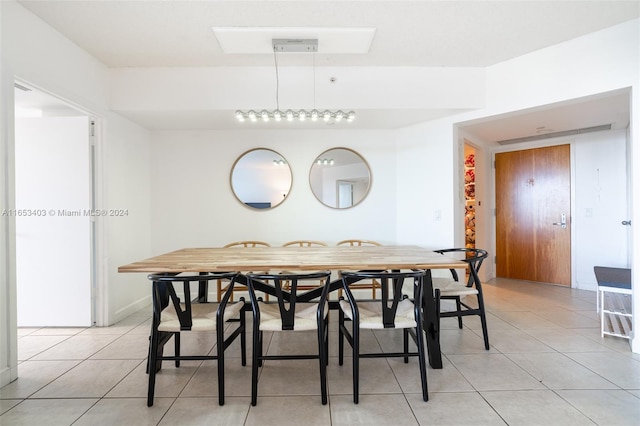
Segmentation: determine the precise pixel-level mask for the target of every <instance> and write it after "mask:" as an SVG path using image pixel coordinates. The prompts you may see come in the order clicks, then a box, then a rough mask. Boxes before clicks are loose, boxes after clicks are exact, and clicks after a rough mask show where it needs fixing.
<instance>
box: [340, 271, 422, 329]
mask: <svg viewBox="0 0 640 426" xmlns="http://www.w3.org/2000/svg"><path fill="white" fill-rule="evenodd" d="M425 275H426V272H425V271H424V270H422V269H419V270H411V271H402V272H388V271H357V272H352V271H341V276H342V287H343V290H344V292H345V294H346V295H347V300H348V301H349V304H351V309H352V310H354V314H355V315H358V313H357V310H358V308H357V301H356V299H355V298H354V297H353V293H352V292H351V290H350V289H349V285H350V284H352V283H355V282H357V281H359V280H361V279H375V280H378V281H380V283H381V293H382V294H381V297H380V299H379V300H378V299H377V300H373V301H367V302H368V303H380V305H381V308H382V310H381V312H382V323H383V326H384V328H395V318H396V313H397V310H398V305H399V303H400V302H401V301H402V300H403V299H406V296H405V295H404V294H403V292H402V288H403V284H404V283H405V280H407V279H411V280H412V281H413V286H412V288H413V297H412V299H413V300H414V301H415V300H418V301H420V300H422V284H423V282H424V277H425ZM420 305H421V304H420V303H419V302H418V303H415V313H416V320H419V319H420V318H421V316H422V315H421V314H420V312H421V310H422V309H421V307H420Z"/></svg>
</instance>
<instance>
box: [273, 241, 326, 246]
mask: <svg viewBox="0 0 640 426" xmlns="http://www.w3.org/2000/svg"><path fill="white" fill-rule="evenodd" d="M290 246H298V247H314V246H315V247H326V246H327V243H323V242H322V241H313V240H295V241H289V242H288V243H284V244H283V245H282V247H290Z"/></svg>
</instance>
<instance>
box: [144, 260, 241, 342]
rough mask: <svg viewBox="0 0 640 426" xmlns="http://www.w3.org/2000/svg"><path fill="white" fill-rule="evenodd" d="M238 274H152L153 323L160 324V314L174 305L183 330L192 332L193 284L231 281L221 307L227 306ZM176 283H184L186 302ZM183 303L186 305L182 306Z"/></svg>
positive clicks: (183, 290)
mask: <svg viewBox="0 0 640 426" xmlns="http://www.w3.org/2000/svg"><path fill="white" fill-rule="evenodd" d="M237 276H238V273H237V272H217V273H213V272H211V273H209V272H202V273H200V274H198V275H175V274H171V273H160V274H150V275H148V276H147V278H148V279H149V280H151V281H153V321H154V324H155V325H157V324H158V323H159V322H160V313H161V312H162V310H163V309H164V308H166V307H167V306H169V303H173V307H174V309H175V311H176V314H177V316H178V320H179V321H180V329H181V330H191V326H192V325H193V324H192V317H191V283H192V282H194V283H198V284H199V283H204V282H208V281H212V280H222V279H224V280H229V281H230V283H229V286H228V287H227V291H226V292H225V294H224V297H223V299H222V301H221V302H220V306H223V307H224V306H226V304H227V302H228V301H229V297H230V296H231V292H232V291H233V286H234V284H235V280H236V277H237ZM174 283H182V294H183V297H184V301H181V300H180V298H179V297H178V295H177V294H176V290H175V288H174ZM181 303H183V304H184V307H183V305H181Z"/></svg>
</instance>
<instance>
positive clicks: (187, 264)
mask: <svg viewBox="0 0 640 426" xmlns="http://www.w3.org/2000/svg"><path fill="white" fill-rule="evenodd" d="M467 266H468V265H467V264H466V263H465V262H463V261H461V260H458V259H456V258H453V257H448V256H443V255H441V254H438V253H435V252H433V251H431V250H429V249H426V248H423V247H418V246H393V245H387V246H362V247H350V246H333V247H329V246H327V247H246V248H241V249H239V248H183V249H180V250H176V251H172V252H169V253H165V254H161V255H158V256H154V257H151V258H148V259H144V260H140V261H137V262H133V263H130V264H128V265H122V266H120V267H118V272H145V273H162V272H164V273H170V274H171V273H173V274H178V273H183V272H190V273H203V272H223V271H282V270H299V271H316V270H331V271H340V270H351V271H353V270H402V269H425V270H426V271H427V274H426V278H425V281H424V298H423V301H422V307H423V310H424V316H423V317H424V324H423V328H424V331H425V333H426V342H427V349H428V355H429V364H430V365H431V367H432V368H436V369H437V368H442V354H441V352H440V339H439V327H438V314H437V312H436V303H435V298H434V294H433V285H432V280H431V270H432V269H466V268H467ZM237 282H238V283H240V284H243V285H246V284H247V280H246V276H244V275H242V274H240V275H239V276H238V278H237ZM329 286H330V288H329V290H330V291H335V290H337V289H338V288H340V287H341V286H342V281H341V280H340V279H334V280H332V281H331V283H330V284H329ZM262 287H263V288H256V290H260V291H264V292H267V293H270V292H272V291H273V287H271V286H269V285H267V284H263V286H262ZM200 292H201V295H200V297H202V298H205V297H206V292H207V289H206V288H201V289H200ZM321 292H322V289H321V288H318V289H313V290H309V291H307V292H304V293H302V294H298V295H297V298H298V300H299V301H310V300H313V299H315V298H317V297H319V296H320V293H321Z"/></svg>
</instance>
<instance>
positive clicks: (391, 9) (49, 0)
mask: <svg viewBox="0 0 640 426" xmlns="http://www.w3.org/2000/svg"><path fill="white" fill-rule="evenodd" d="M18 2H19V3H20V4H21V5H23V6H24V7H25V8H27V9H29V10H30V11H31V12H33V13H34V14H36V15H37V16H39V17H40V18H41V19H43V20H44V21H45V22H47V23H48V24H49V25H51V26H52V27H54V28H55V29H56V30H58V31H59V32H60V33H62V34H64V35H65V36H67V37H68V38H69V39H70V40H72V41H73V42H74V43H76V44H77V45H78V46H80V47H81V48H83V49H84V50H86V51H87V52H89V53H90V54H91V55H93V56H94V57H96V58H97V59H98V60H100V61H101V62H103V63H104V64H105V65H106V66H108V67H111V68H117V67H217V66H272V65H273V55H272V54H270V53H266V54H248V53H246V54H243V53H236V54H227V53H224V51H223V49H222V47H221V45H220V44H219V41H218V40H217V39H216V37H215V35H214V31H213V28H214V27H240V28H251V27H261V28H272V27H276V28H279V27H296V28H319V29H322V28H336V29H340V28H343V29H344V28H346V29H348V28H369V29H370V28H374V29H375V34H374V36H373V40H372V43H371V47H370V49H369V51H368V53H359V54H345V53H342V54H337V53H322V38H321V37H319V49H318V50H319V51H318V53H317V54H316V62H315V64H316V66H318V67H322V66H332V67H335V66H390V67H394V66H427V67H486V66H490V65H493V64H496V63H499V62H502V61H505V60H508V59H511V58H514V57H518V56H521V55H524V54H527V53H530V52H532V51H535V50H538V49H542V48H545V47H548V46H551V45H554V44H558V43H561V42H563V41H567V40H570V39H573V38H576V37H579V36H582V35H585V34H588V33H590V32H594V31H597V30H600V29H604V28H607V27H610V26H613V25H616V24H618V23H622V22H625V21H628V20H631V19H634V18H637V17H638V16H639V9H640V6H639V4H640V2H638V1H637V0H636V1H612V0H608V1H575V0H574V1H477V0H476V1H457V0H448V1H447V0H445V1H419V0H414V1H396V0H387V1H322V0H321V1H312V0H297V1H272V0H262V1H244V0H235V1H217V0H209V1H202V0H201V1H189V0H172V1H171V0H165V1H159V0H138V1H118V0H111V1H100V0H90V1H81V0H74V1H70V0H46V1H44V0H38V1H34V0H18ZM301 56H304V55H301ZM300 61H301V62H300V63H301V64H302V65H305V66H306V65H308V59H306V58H304V57H302V58H300ZM614 98H615V99H616V100H612V99H610V100H609V103H607V102H604V101H603V100H602V99H594V100H590V101H589V102H586V101H584V102H573V103H572V104H571V105H568V106H562V107H563V110H562V111H560V110H557V109H556V107H560V106H552V107H553V108H548V109H547V111H546V112H545V111H543V110H541V111H532V112H535V115H531V114H528V113H529V112H527V114H524V113H522V112H521V113H517V114H512V115H510V116H509V117H501V118H500V119H501V122H500V126H495V125H491V124H487V123H473V126H470V127H469V128H468V129H467V130H469V131H473V132H477V134H478V135H479V136H480V137H486V138H488V140H497V139H510V138H511V137H519V136H524V134H523V132H524V133H530V132H531V130H530V126H531V123H529V122H526V123H525V121H526V120H525V118H526V119H527V120H529V121H532V120H533V121H535V122H536V123H539V122H540V123H543V124H541V125H545V126H547V128H553V129H554V130H566V129H567V128H576V127H585V125H584V124H583V123H582V122H578V121H576V120H577V119H581V118H585V117H594V116H595V117H596V118H593V120H595V121H603V122H604V121H606V122H612V121H614V120H615V121H616V122H618V123H620V122H622V121H624V120H625V117H624V116H625V113H626V120H627V121H628V114H629V112H628V102H625V101H624V99H623V98H626V95H624V96H620V97H618V96H616V97H614ZM610 102H615V108H614V109H615V111H616V114H615V115H611V114H610V112H611V110H612V108H611V104H610ZM625 106H626V111H625V110H624V108H625ZM564 108H568V109H564ZM621 109H622V110H621ZM373 112H374V111H372V112H371V113H373ZM559 112H561V113H559ZM381 113H384V111H381ZM446 113H447V111H441V112H438V111H433V110H432V111H430V113H429V116H431V117H437V116H439V115H443V114H446ZM199 114H201V115H204V114H202V112H198V111H193V118H192V119H190V118H189V117H183V118H182V122H181V121H180V120H177V122H176V124H175V126H192V128H194V127H195V128H199V127H200V126H201V125H202V126H204V124H202V123H203V121H202V120H199V119H197V117H198V115H199ZM137 115H138V117H135V116H131V118H132V119H134V120H137V121H138V122H140V123H141V124H143V125H145V126H147V127H149V128H154V125H155V124H154V123H156V124H157V123H158V122H160V121H165V122H166V117H162V115H163V114H162V112H159V113H158V114H155V115H154V114H151V113H146V112H138V114H137ZM165 115H166V114H165ZM398 115H399V114H398ZM359 118H360V117H359ZM365 118H366V117H365ZM534 118H535V120H534ZM552 119H553V120H552ZM523 120H525V121H523ZM220 121H224V120H222V119H221V120H220ZM358 121H359V122H360V124H356V126H360V127H363V126H366V125H367V123H370V122H376V117H370V118H369V119H365V120H363V121H362V120H360V119H358V120H356V122H358ZM378 121H379V122H380V123H383V124H384V125H386V126H387V127H394V126H396V127H397V126H398V125H404V124H406V123H403V122H402V121H401V120H400V115H399V117H398V120H395V121H394V120H387V123H385V122H384V120H378ZM563 121H564V122H563ZM216 122H217V120H216V119H213V120H212V119H211V117H210V118H209V120H207V123H208V124H207V125H206V126H209V127H211V126H214V127H215V126H216V124H215V123H216ZM353 124H355V122H354V123H353ZM494 124H495V123H494ZM523 124H527V126H528V127H527V129H528V130H526V131H523V130H520V131H519V132H518V131H517V130H515V129H518V128H520V129H522V125H523ZM595 124H602V123H595V122H593V121H590V123H589V124H588V126H591V125H595ZM206 126H205V127H206ZM539 126H540V125H538V126H537V127H539ZM515 135H517V136H515Z"/></svg>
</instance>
